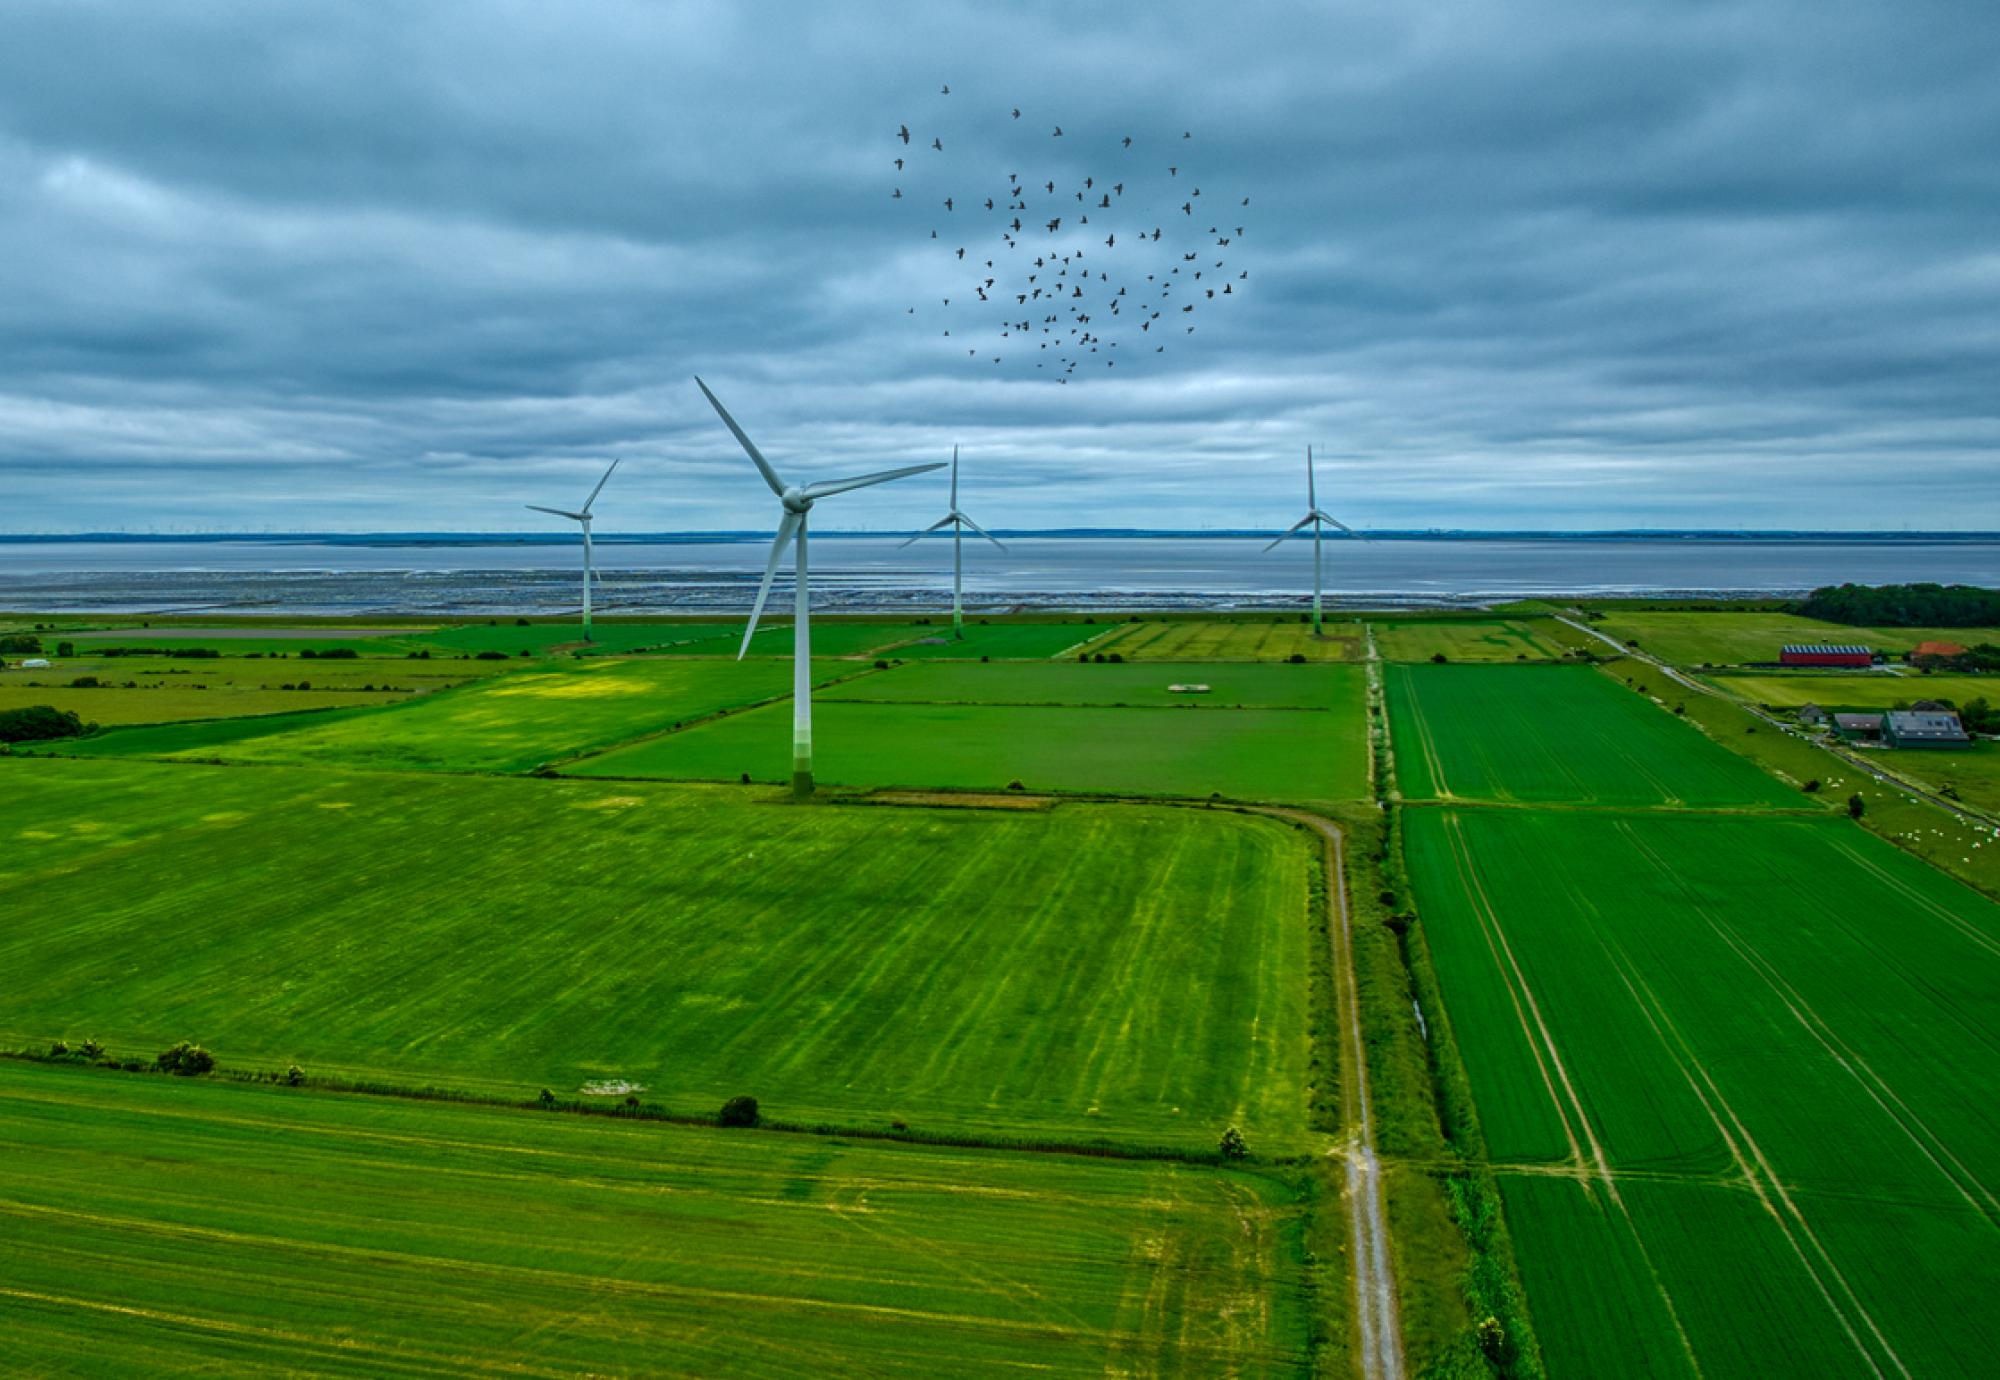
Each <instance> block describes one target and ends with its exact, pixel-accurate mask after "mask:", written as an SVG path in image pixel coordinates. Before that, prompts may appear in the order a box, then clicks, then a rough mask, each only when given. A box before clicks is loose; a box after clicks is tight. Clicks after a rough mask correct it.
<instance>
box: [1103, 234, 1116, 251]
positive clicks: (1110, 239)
mask: <svg viewBox="0 0 2000 1380" xmlns="http://www.w3.org/2000/svg"><path fill="white" fill-rule="evenodd" d="M1116 243H1118V236H1116V235H1106V236H1105V237H1104V247H1105V248H1106V249H1109V248H1111V246H1112V245H1114V244H1116Z"/></svg>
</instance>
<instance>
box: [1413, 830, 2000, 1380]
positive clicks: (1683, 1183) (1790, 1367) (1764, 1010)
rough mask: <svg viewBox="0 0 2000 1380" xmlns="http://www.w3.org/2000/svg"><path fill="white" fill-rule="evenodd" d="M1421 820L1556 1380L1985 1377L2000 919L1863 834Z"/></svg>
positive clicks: (1998, 1263)
mask: <svg viewBox="0 0 2000 1380" xmlns="http://www.w3.org/2000/svg"><path fill="white" fill-rule="evenodd" d="M1405 818H1406V821H1407V833H1406V848H1407V852H1408V857H1409V862H1410V868H1411V874H1412V878H1413V880H1414V882H1415V885H1416V889H1417V893H1418V897H1419V900H1420V902H1421V904H1422V906H1423V908H1424V909H1423V915H1424V930H1425V934H1426V936H1427V938H1428V941H1429V946H1430V950H1431V953H1432V955H1433V957H1434V961H1435V963H1436V967H1437V970H1438V975H1439V978H1440V981H1441V982H1442V984H1443V989H1444V993H1445V997H1446V1000H1447V1002H1448V1005H1449V1014H1450V1020H1451V1023H1452V1025H1453V1027H1454V1033H1455V1035H1456V1039H1457V1044H1458V1047H1459V1048H1460V1050H1461V1051H1462V1052H1463V1054H1464V1058H1465V1061H1466V1065H1467V1068H1468V1070H1469V1073H1470V1076H1471V1081H1472V1089H1473V1094H1474V1097H1475V1098H1476V1100H1477V1102H1478V1106H1479V1112H1480V1117H1481V1121H1482V1124H1483V1129H1484V1133H1485V1138H1486V1142H1487V1146H1488V1149H1489V1151H1490V1152H1491V1154H1492V1156H1493V1158H1494V1159H1495V1160H1496V1161H1497V1162H1498V1167H1499V1168H1500V1171H1501V1173H1502V1177H1503V1184H1504V1193H1505V1196H1506V1199H1507V1202H1508V1205H1509V1207H1510V1209H1511V1211H1510V1226H1511V1229H1512V1232H1513V1235H1514V1238H1515V1243H1516V1249H1517V1251H1518V1254H1519V1258H1520V1262H1521V1268H1522V1272H1523V1275H1524V1278H1525V1281H1526V1283H1527V1285H1528V1288H1529V1290H1530V1299H1531V1303H1532V1306H1533V1308H1534V1311H1535V1316H1536V1320H1537V1326H1538V1330H1539V1332H1540V1336H1541V1341H1542V1345H1543V1347H1544V1351H1545V1353H1546V1355H1547V1359H1548V1361H1549V1365H1550V1373H1551V1374H1552V1375H1557V1376H1563V1375H1587V1376H1592V1377H1597V1376H1620V1375H1694V1374H1698V1373H1705V1374H1710V1375H1719V1374H1731V1375H1735V1374H1800V1375H1844V1374H1856V1375H1866V1374H1871V1373H1873V1374H1891V1373H1900V1374H1907V1375H1924V1376H1958V1375H1964V1376H1973V1375H1982V1374H1986V1373H1989V1372H1990V1367H1991V1361H1992V1352H1991V1337H1990V1332H1989V1329H1988V1328H1987V1327H1986V1322H1985V1320H1986V1318H1987V1316H1988V1315H1987V1311H1986V1308H1985V1306H1984V1303H1983V1300H1985V1299H1987V1298H1989V1297H1990V1296H1991V1294H1992V1292H1993V1291H1994V1289H1995V1288H2000V1248H1996V1247H2000V1239H1996V1232H2000V1110H1996V1108H1995V1106H1994V1104H1993V1102H1992V1100H1991V1099H1990V1098H1988V1097H1985V1096H1981V1095H1968V1090H1970V1089H1987V1088H1991V1087H1993V1086H1995V1084H1996V1081H2000V1053H1996V1050H2000V1039H1996V1036H2000V907H1996V906H1995V905H1994V904H1993V903H1992V902H1989V901H1987V900H1986V899H1984V898H1983V897H1981V896H1979V895H1977V894H1976V893H1974V892H1972V891H1970V890H1968V889H1966V888H1964V887H1961V886H1959V885H1958V884H1956V883H1954V882H1952V881H1950V880H1949V879H1947V878H1944V877H1942V876H1940V875H1939V874H1938V873H1936V872H1934V871H1933V870H1931V869H1930V868H1928V867H1925V866H1923V865H1922V864H1920V863H1918V862H1916V861H1914V860H1912V859H1910V858H1908V857H1907V856H1905V855H1903V854H1901V853H1899V852H1897V851H1896V850H1895V849H1893V848H1890V847H1889V846H1887V845H1886V844H1883V843H1882V842H1880V841H1879V840H1877V839H1876V838H1874V837H1873V836H1871V835H1869V834H1867V833H1865V832H1864V831H1862V830H1860V829H1858V828H1855V827H1854V826H1853V825H1851V824H1849V823H1847V822H1846V821H1844V820H1839V819H1831V818H1829V819H1824V820H1815V819H1781V818H1768V817H1767V818H1763V819H1758V818H1754V817H1742V816H1726V815H1696V814H1684V813H1679V814H1677V813H1670V812H1669V813H1660V812H1655V813H1650V814H1647V813H1623V814H1621V813H1615V812H1596V813H1578V812H1574V811H1528V810H1477V809H1472V810H1453V809H1413V810H1410V811H1408V812H1407V813H1406V815H1405Z"/></svg>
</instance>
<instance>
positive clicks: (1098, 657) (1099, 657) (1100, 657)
mask: <svg viewBox="0 0 2000 1380" xmlns="http://www.w3.org/2000/svg"><path fill="white" fill-rule="evenodd" d="M1090 659H1091V660H1092V661H1094V662H1096V663H1097V664H1098V665H1099V666H1102V665H1103V664H1104V653H1102V652H1094V653H1092V654H1091V658H1090Z"/></svg>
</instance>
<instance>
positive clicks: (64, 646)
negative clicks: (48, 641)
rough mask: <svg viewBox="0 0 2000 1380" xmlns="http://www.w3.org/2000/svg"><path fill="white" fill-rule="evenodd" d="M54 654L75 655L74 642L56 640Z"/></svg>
mask: <svg viewBox="0 0 2000 1380" xmlns="http://www.w3.org/2000/svg"><path fill="white" fill-rule="evenodd" d="M56 655H57V656H75V655H76V644H75V643H74V642H58V643H56Z"/></svg>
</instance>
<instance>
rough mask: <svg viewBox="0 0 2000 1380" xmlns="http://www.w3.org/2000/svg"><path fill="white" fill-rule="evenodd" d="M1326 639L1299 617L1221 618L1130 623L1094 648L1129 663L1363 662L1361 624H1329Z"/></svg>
mask: <svg viewBox="0 0 2000 1380" xmlns="http://www.w3.org/2000/svg"><path fill="white" fill-rule="evenodd" d="M1325 626H1326V636H1325V637H1324V638H1315V637H1314V636H1313V635H1312V625H1311V624H1309V623H1300V622H1298V621H1297V620H1296V618H1286V619H1284V620H1283V621H1278V620H1276V619H1273V620H1269V621H1261V622H1250V621H1230V622H1224V621H1220V620H1215V619H1200V620H1194V619H1179V620H1169V619H1160V620H1148V621H1146V622H1138V623H1127V624H1124V625H1122V627H1120V628H1117V629H1116V630H1113V631H1108V632H1107V633H1106V635H1105V637H1104V639H1103V640H1102V641H1099V642H1093V643H1091V644H1090V650H1091V652H1092V653H1093V654H1095V653H1097V652H1104V653H1106V654H1107V655H1108V654H1109V653H1112V652H1117V653H1118V654H1119V655H1120V656H1122V657H1124V658H1125V659H1126V660H1127V661H1284V660H1286V659H1287V658H1289V657H1292V656H1303V657H1304V658H1305V659H1306V660H1308V661H1359V660H1360V659H1361V657H1362V631H1361V625H1360V624H1359V623H1353V622H1339V621H1336V620H1334V619H1327V620H1326V624H1325Z"/></svg>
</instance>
